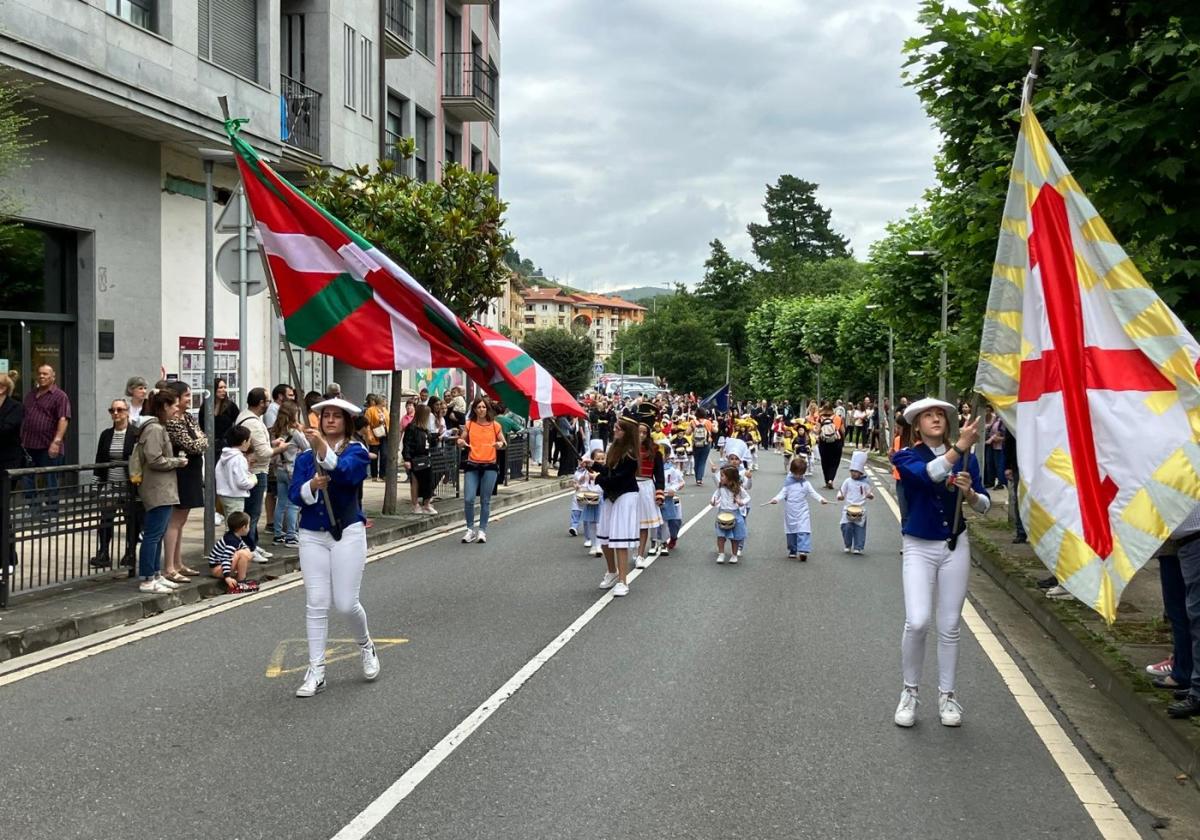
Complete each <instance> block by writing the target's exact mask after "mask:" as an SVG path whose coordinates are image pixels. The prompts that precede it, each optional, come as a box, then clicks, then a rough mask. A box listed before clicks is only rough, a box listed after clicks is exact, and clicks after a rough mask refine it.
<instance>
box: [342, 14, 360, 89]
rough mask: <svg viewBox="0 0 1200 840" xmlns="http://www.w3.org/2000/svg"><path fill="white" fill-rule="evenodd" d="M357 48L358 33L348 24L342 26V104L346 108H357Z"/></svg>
mask: <svg viewBox="0 0 1200 840" xmlns="http://www.w3.org/2000/svg"><path fill="white" fill-rule="evenodd" d="M357 46H358V33H357V32H355V31H354V27H353V26H351V25H350V24H348V23H344V24H342V62H343V66H342V102H343V103H344V104H345V106H346V107H347V108H350V109H353V108H355V107H357V105H358V101H357V97H356V96H355V95H354V94H355V91H356V89H357V87H358V85H357V82H358V69H357V68H358V62H357V60H356V59H357V54H356V52H355V48H356V47H357Z"/></svg>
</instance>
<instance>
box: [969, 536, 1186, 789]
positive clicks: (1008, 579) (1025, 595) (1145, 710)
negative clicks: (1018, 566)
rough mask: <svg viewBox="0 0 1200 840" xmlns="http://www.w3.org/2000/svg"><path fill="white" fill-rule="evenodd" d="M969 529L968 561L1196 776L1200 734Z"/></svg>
mask: <svg viewBox="0 0 1200 840" xmlns="http://www.w3.org/2000/svg"><path fill="white" fill-rule="evenodd" d="M968 528H970V530H971V559H972V560H973V561H974V562H975V563H977V564H978V565H979V567H980V568H981V569H983V570H984V571H985V572H987V574H988V576H989V577H991V578H992V580H994V581H995V582H996V583H997V585H999V586H1000V588H1001V589H1003V590H1004V591H1005V592H1006V593H1008V595H1009V597H1011V598H1012V599H1013V600H1014V601H1016V602H1017V604H1019V605H1020V606H1021V608H1022V609H1024V610H1025V611H1026V612H1027V613H1029V615H1030V616H1032V617H1033V620H1034V621H1036V622H1037V623H1038V625H1040V626H1041V628H1042V629H1043V630H1045V631H1046V633H1048V634H1049V635H1050V637H1051V638H1053V639H1054V641H1056V642H1057V643H1058V644H1059V645H1060V646H1062V648H1063V649H1064V650H1065V651H1066V652H1067V655H1068V656H1070V657H1071V659H1072V660H1074V661H1075V663H1076V665H1078V666H1079V668H1080V670H1082V671H1083V673H1084V674H1085V675H1086V676H1087V678H1088V679H1089V680H1091V681H1092V682H1093V683H1094V684H1095V686H1096V688H1098V689H1100V690H1101V691H1103V692H1104V693H1105V694H1106V695H1107V696H1108V697H1109V698H1110V699H1112V700H1113V702H1115V703H1116V704H1117V705H1118V706H1120V707H1121V710H1122V711H1123V712H1125V714H1127V715H1128V716H1129V719H1130V720H1131V721H1132V722H1133V723H1135V724H1137V725H1138V726H1140V727H1141V728H1142V729H1143V730H1144V731H1145V732H1146V734H1147V735H1148V736H1150V740H1151V741H1153V742H1154V744H1155V746H1157V747H1158V748H1159V749H1160V750H1161V751H1162V752H1163V754H1164V755H1165V756H1167V758H1168V759H1170V760H1171V762H1173V763H1174V764H1175V766H1176V767H1178V768H1179V769H1180V771H1182V772H1183V773H1186V774H1187V775H1188V776H1193V777H1194V776H1195V775H1196V771H1197V768H1200V730H1197V729H1196V727H1195V726H1194V725H1192V724H1191V723H1190V722H1189V721H1187V720H1181V721H1175V720H1172V719H1171V718H1168V717H1167V716H1166V704H1165V703H1161V702H1160V703H1153V702H1150V701H1149V700H1147V699H1146V695H1145V694H1143V693H1140V692H1138V691H1137V690H1135V689H1134V687H1133V683H1132V681H1131V679H1130V675H1128V674H1122V673H1121V672H1120V671H1119V670H1117V669H1115V668H1113V666H1112V665H1111V664H1109V663H1108V662H1106V661H1105V660H1104V659H1103V658H1102V657H1101V656H1099V655H1098V654H1097V653H1096V652H1095V651H1094V650H1092V648H1091V647H1090V646H1089V645H1088V644H1087V643H1086V642H1085V641H1084V640H1083V639H1081V638H1080V637H1079V635H1078V634H1076V633H1075V632H1073V631H1072V630H1071V628H1070V627H1069V626H1068V625H1067V624H1066V623H1064V622H1063V620H1062V619H1061V618H1060V617H1059V616H1058V615H1057V614H1055V612H1054V611H1053V610H1052V609H1051V608H1050V607H1049V606H1047V604H1046V600H1045V598H1044V597H1041V596H1040V594H1039V595H1035V594H1034V592H1032V591H1031V590H1030V589H1029V588H1028V587H1027V586H1026V585H1024V584H1023V583H1021V582H1020V581H1019V580H1018V579H1017V577H1016V576H1015V575H1013V574H1011V573H1009V572H1008V571H1006V570H1005V569H1004V568H1003V567H1002V566H1001V565H1000V564H999V563H998V562H997V561H998V557H999V555H1000V554H1001V552H999V551H998V550H996V549H995V548H994V547H993V546H992V545H991V542H990V540H989V539H988V537H987V536H986V535H984V534H978V533H977V531H978V529H977V528H975V527H972V526H971V525H970V524H968ZM977 606H978V605H977ZM985 612H986V611H985Z"/></svg>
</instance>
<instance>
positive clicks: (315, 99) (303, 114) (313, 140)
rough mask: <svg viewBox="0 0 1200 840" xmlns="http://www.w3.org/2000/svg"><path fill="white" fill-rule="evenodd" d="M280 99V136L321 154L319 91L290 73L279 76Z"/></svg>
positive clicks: (284, 139) (298, 146) (292, 143)
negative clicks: (289, 74)
mask: <svg viewBox="0 0 1200 840" xmlns="http://www.w3.org/2000/svg"><path fill="white" fill-rule="evenodd" d="M280 79H281V83H280V89H281V90H282V91H283V93H282V101H283V126H282V131H281V132H280V133H281V134H282V135H283V136H282V138H281V139H282V140H283V142H284V143H287V144H288V145H289V146H295V147H296V148H297V149H304V151H306V152H312V153H313V154H315V155H319V154H321V94H320V93H319V92H318V91H315V90H313V89H312V88H310V87H309V86H308V85H306V84H304V83H303V82H298V81H296V80H295V79H293V78H292V77H291V76H280Z"/></svg>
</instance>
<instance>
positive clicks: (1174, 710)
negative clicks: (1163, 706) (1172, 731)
mask: <svg viewBox="0 0 1200 840" xmlns="http://www.w3.org/2000/svg"><path fill="white" fill-rule="evenodd" d="M1167 714H1168V715H1170V716H1171V717H1173V718H1190V717H1193V716H1194V715H1200V697H1196V696H1195V695H1194V694H1189V695H1188V696H1187V697H1185V698H1184V699H1183V700H1180V701H1178V702H1176V703H1172V704H1171V705H1170V706H1167Z"/></svg>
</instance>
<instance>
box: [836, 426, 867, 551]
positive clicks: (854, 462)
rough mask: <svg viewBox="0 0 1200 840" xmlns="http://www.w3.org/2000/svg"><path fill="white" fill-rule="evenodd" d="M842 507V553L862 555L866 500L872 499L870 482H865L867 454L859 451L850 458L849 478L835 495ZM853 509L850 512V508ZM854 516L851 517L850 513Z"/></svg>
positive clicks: (865, 527) (865, 545)
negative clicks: (841, 502) (842, 503)
mask: <svg viewBox="0 0 1200 840" xmlns="http://www.w3.org/2000/svg"><path fill="white" fill-rule="evenodd" d="M837 497H838V501H844V502H845V504H844V505H842V522H841V525H842V543H843V544H844V547H843V548H842V551H843V552H845V553H847V554H849V553H850V552H851V551H853V552H854V553H855V554H862V553H863V549H865V548H866V547H867V508H866V503H867V499H874V498H875V493H874V491H873V490H872V489H871V482H870V481H869V480H867V453H866V450H863V449H859V450H858V451H856V452H855V453H854V454H853V455H851V456H850V477H849V478H847V479H846V480H845V481H843V482H842V489H841V490H839V491H838V494H837ZM852 507H853V508H854V510H853V511H852V510H851V508H852ZM852 512H853V513H855V514H856V515H854V516H851V513H852Z"/></svg>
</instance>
